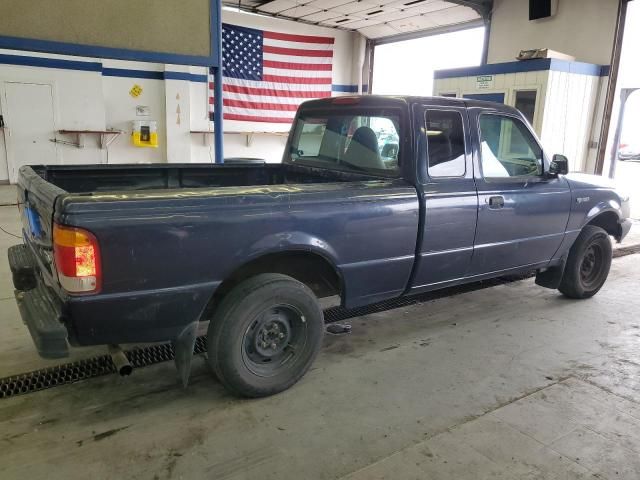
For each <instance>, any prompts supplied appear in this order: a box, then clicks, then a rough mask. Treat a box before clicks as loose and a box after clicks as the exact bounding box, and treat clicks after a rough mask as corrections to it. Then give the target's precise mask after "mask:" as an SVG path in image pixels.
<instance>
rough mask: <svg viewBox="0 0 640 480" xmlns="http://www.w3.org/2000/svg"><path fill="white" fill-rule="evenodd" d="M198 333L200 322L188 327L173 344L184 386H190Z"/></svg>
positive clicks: (179, 376) (179, 374) (179, 375)
mask: <svg viewBox="0 0 640 480" xmlns="http://www.w3.org/2000/svg"><path fill="white" fill-rule="evenodd" d="M197 332H198V322H197V321H195V322H192V323H190V324H189V325H187V326H186V327H185V328H184V330H182V332H180V334H179V335H178V336H177V337H176V339H175V340H173V341H172V342H171V344H172V345H173V349H174V351H175V352H176V355H175V362H176V368H177V369H178V378H179V379H180V380H181V381H182V386H183V387H185V388H186V387H187V385H188V384H189V374H190V373H191V362H192V360H193V349H194V347H195V344H196V334H197Z"/></svg>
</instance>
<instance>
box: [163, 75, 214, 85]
mask: <svg viewBox="0 0 640 480" xmlns="http://www.w3.org/2000/svg"><path fill="white" fill-rule="evenodd" d="M164 79H165V80H186V81H188V82H196V83H207V82H208V81H209V78H208V77H207V75H201V74H197V73H188V72H164Z"/></svg>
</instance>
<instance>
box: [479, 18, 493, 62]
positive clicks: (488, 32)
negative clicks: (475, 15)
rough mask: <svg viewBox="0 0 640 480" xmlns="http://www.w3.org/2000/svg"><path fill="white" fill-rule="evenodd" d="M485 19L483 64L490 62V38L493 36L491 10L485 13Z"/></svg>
mask: <svg viewBox="0 0 640 480" xmlns="http://www.w3.org/2000/svg"><path fill="white" fill-rule="evenodd" d="M482 19H483V20H484V45H483V46H482V59H481V65H486V64H487V63H489V40H490V38H491V12H488V13H487V14H485V15H484V16H483V17H482Z"/></svg>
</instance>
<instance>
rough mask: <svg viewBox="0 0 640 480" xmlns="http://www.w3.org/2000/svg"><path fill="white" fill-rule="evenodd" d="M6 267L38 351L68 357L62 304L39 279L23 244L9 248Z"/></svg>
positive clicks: (43, 355) (46, 354) (51, 355)
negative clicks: (8, 269) (8, 268)
mask: <svg viewBox="0 0 640 480" xmlns="http://www.w3.org/2000/svg"><path fill="white" fill-rule="evenodd" d="M9 267H10V268H11V273H12V275H13V284H14V287H15V288H16V291H15V297H16V302H17V303H18V309H19V310H20V316H21V317H22V321H23V322H24V323H25V325H26V326H27V328H28V329H29V333H30V334H31V338H32V339H33V343H34V344H35V346H36V348H37V350H38V353H39V354H40V356H41V357H43V358H63V357H66V356H68V355H69V345H68V342H67V338H68V332H67V329H66V327H65V325H64V323H63V315H62V303H61V302H60V300H58V299H57V297H56V295H55V294H54V293H53V292H52V291H51V289H49V288H48V287H46V286H45V285H44V284H43V283H42V281H41V280H40V278H39V275H38V274H37V272H36V270H35V266H34V262H33V259H32V257H31V253H30V252H29V250H28V248H27V246H26V245H15V246H13V247H11V248H10V249H9Z"/></svg>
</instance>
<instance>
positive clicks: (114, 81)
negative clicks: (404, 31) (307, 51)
mask: <svg viewBox="0 0 640 480" xmlns="http://www.w3.org/2000/svg"><path fill="white" fill-rule="evenodd" d="M223 21H224V22H226V23H232V24H237V25H243V26H247V27H252V28H258V29H263V30H273V31H279V32H285V33H293V34H302V35H326V36H333V37H334V38H335V44H334V58H333V83H334V84H338V85H353V84H357V83H358V82H359V80H360V77H361V74H360V73H361V68H358V67H357V66H356V64H358V63H359V62H361V61H362V60H363V55H362V54H361V51H360V50H362V49H363V45H364V43H363V42H361V41H359V39H358V37H359V35H358V34H355V33H350V32H344V31H338V30H334V29H329V28H322V27H314V26H309V25H303V24H298V23H295V22H290V21H287V20H281V19H274V18H269V17H263V16H258V15H251V14H245V13H238V12H233V11H228V10H226V9H225V10H224V11H223ZM3 54H4V55H22V56H28V57H35V58H49V59H52V58H56V59H63V60H72V61H76V62H77V61H85V62H98V63H102V65H103V68H107V69H119V70H120V71H121V74H120V75H121V76H107V75H102V73H101V72H84V71H78V70H72V69H64V68H45V67H40V66H38V67H33V66H16V65H11V64H3V63H2V60H0V94H1V93H2V91H1V89H2V84H3V82H5V81H23V82H40V83H50V84H52V85H53V86H54V94H53V95H54V110H55V118H56V122H55V129H56V130H60V129H83V130H104V129H117V130H122V131H124V133H123V134H122V135H120V136H119V137H118V138H116V139H115V141H114V142H113V143H112V144H111V145H110V147H109V148H108V150H107V149H104V150H101V149H100V148H99V144H98V138H97V137H92V136H87V138H86V139H85V141H84V143H85V148H82V149H78V148H75V147H73V146H69V145H62V144H59V145H58V158H57V159H43V163H45V162H47V163H56V162H58V163H64V164H78V163H105V162H109V163H138V162H211V161H213V145H212V138H213V136H212V135H206V136H205V141H204V142H203V135H202V134H194V133H191V131H192V130H211V129H212V124H211V122H209V121H208V106H207V101H208V96H209V92H208V86H207V84H206V83H204V82H196V81H187V80H159V79H148V78H139V77H135V78H131V77H127V76H122V75H125V73H124V72H122V71H123V70H125V71H134V72H135V71H138V72H139V71H146V72H164V71H170V72H185V73H190V74H195V75H200V76H202V75H206V74H207V71H206V69H205V68H202V67H189V66H179V65H162V64H152V63H142V62H124V61H119V60H101V59H95V58H85V57H70V56H63V55H51V54H40V53H36V52H18V51H8V50H0V55H3ZM134 75H135V73H134ZM365 81H366V79H365ZM135 84H137V85H140V86H141V87H142V94H141V95H140V96H139V97H137V98H133V97H131V96H130V95H129V91H130V90H131V88H132V87H133V85H135ZM178 95H179V98H178ZM137 105H144V106H147V107H149V109H150V111H151V114H150V116H149V117H136V110H135V108H136V106H137ZM178 105H179V106H180V123H178V114H177V112H176V109H177V107H178ZM0 113H2V112H0ZM145 118H147V119H150V120H156V121H157V122H158V133H159V144H160V145H159V147H158V148H157V149H153V148H137V147H134V146H132V145H131V121H132V120H135V119H145ZM6 120H10V119H8V118H6ZM288 129H289V125H284V124H269V123H248V122H237V121H226V122H225V125H224V130H225V131H226V132H251V131H257V132H278V133H282V132H286V131H288ZM54 135H55V136H56V137H57V138H59V139H61V140H66V141H74V140H75V139H74V138H70V137H63V136H61V135H60V134H55V132H52V137H53V136H54ZM284 142H285V137H284V136H282V135H269V134H265V133H259V134H255V135H253V137H252V139H251V141H250V142H249V145H248V144H247V136H246V135H240V134H229V135H225V145H224V147H225V156H226V157H233V156H242V157H258V158H264V159H266V160H267V161H270V162H277V161H280V159H281V157H282V152H283V147H284ZM6 166H7V159H6V150H5V147H4V141H3V136H2V134H0V181H5V180H6V179H7V178H8V176H7V168H6Z"/></svg>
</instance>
